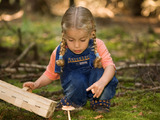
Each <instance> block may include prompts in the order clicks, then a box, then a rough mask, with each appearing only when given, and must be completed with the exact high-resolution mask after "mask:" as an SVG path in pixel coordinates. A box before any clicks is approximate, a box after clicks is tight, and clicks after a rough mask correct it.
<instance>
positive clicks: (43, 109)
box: [0, 80, 57, 118]
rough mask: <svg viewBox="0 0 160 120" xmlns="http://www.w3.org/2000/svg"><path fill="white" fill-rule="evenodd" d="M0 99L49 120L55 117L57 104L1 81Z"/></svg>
mask: <svg viewBox="0 0 160 120" xmlns="http://www.w3.org/2000/svg"><path fill="white" fill-rule="evenodd" d="M0 99H2V100H4V101H6V102H8V103H11V104H13V105H15V106H17V107H20V108H23V109H25V110H28V111H30V112H33V113H35V114H37V115H40V116H42V117H45V118H49V117H51V116H52V115H53V112H54V110H55V107H56V104H57V102H55V101H53V100H50V99H47V98H45V97H42V96H39V95H37V94H34V93H30V92H27V91H26V90H23V89H21V88H18V87H16V86H14V85H11V84H9V83H6V82H4V81H2V80H0Z"/></svg>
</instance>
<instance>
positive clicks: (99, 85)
mask: <svg viewBox="0 0 160 120" xmlns="http://www.w3.org/2000/svg"><path fill="white" fill-rule="evenodd" d="M104 87H105V85H104V83H103V82H101V81H100V80H98V81H97V82H95V83H94V84H93V85H91V86H90V87H88V88H87V89H86V91H90V90H91V91H92V93H93V94H94V96H93V97H94V98H95V97H96V98H99V96H100V95H101V94H102V92H103V90H104Z"/></svg>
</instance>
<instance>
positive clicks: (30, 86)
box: [23, 82, 37, 90]
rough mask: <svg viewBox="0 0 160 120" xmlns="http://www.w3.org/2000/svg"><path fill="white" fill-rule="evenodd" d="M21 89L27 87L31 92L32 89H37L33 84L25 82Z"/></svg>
mask: <svg viewBox="0 0 160 120" xmlns="http://www.w3.org/2000/svg"><path fill="white" fill-rule="evenodd" d="M23 87H29V88H31V89H32V90H34V89H36V88H37V87H36V84H35V82H25V83H24V84H23Z"/></svg>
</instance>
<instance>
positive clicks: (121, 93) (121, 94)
mask: <svg viewBox="0 0 160 120" xmlns="http://www.w3.org/2000/svg"><path fill="white" fill-rule="evenodd" d="M158 90H160V86H158V87H153V88H149V89H142V90H135V91H132V93H135V92H136V93H137V92H138V93H141V92H147V91H158ZM129 93H130V91H127V92H118V93H117V94H116V96H117V97H122V96H124V95H126V94H129Z"/></svg>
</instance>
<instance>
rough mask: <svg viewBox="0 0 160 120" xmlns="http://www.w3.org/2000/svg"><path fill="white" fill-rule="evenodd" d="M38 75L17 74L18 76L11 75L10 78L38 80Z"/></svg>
mask: <svg viewBox="0 0 160 120" xmlns="http://www.w3.org/2000/svg"><path fill="white" fill-rule="evenodd" d="M40 75H41V74H40V73H39V74H33V73H30V74H23V75H21V74H18V75H14V74H13V75H11V78H12V79H24V78H38V77H40Z"/></svg>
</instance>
